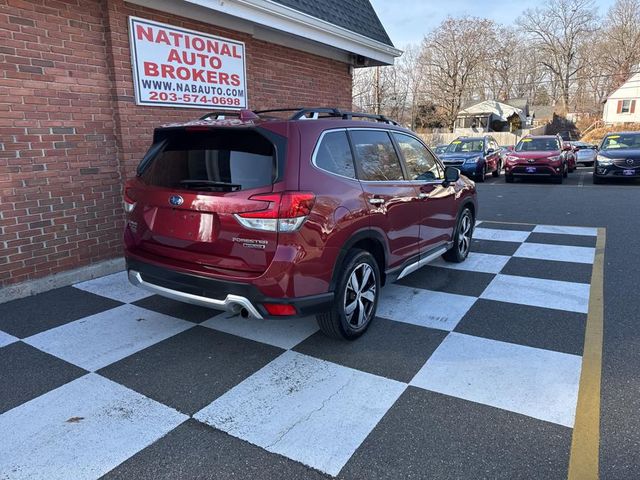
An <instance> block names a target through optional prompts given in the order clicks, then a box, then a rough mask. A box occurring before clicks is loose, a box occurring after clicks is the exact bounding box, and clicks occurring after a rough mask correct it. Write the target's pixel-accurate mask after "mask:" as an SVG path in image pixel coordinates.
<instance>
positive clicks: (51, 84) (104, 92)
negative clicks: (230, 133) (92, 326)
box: [0, 0, 400, 301]
mask: <svg viewBox="0 0 640 480" xmlns="http://www.w3.org/2000/svg"><path fill="white" fill-rule="evenodd" d="M132 19H139V20H140V21H150V22H159V24H161V25H165V26H167V28H168V27H175V28H176V29H178V30H175V31H174V32H178V31H179V32H190V31H194V35H197V34H202V35H206V36H213V37H211V38H213V40H212V41H215V42H217V40H215V37H222V40H221V41H223V42H224V41H226V40H228V41H230V42H242V43H237V45H240V46H239V47H238V48H239V49H240V50H239V51H241V52H242V55H240V54H237V55H235V56H236V57H237V58H239V59H240V58H241V57H242V58H241V60H239V61H241V62H242V63H243V66H244V70H245V72H244V73H243V72H241V70H239V74H238V75H239V76H240V77H242V78H241V81H242V82H243V85H242V86H243V89H242V90H239V91H241V93H243V94H244V98H243V99H242V100H243V101H245V100H246V99H248V104H247V106H248V107H249V108H252V109H262V108H273V107H279V106H280V107H281V106H301V105H305V106H310V105H311V106H338V107H343V108H350V107H351V83H352V72H353V68H354V67H360V66H365V65H386V64H390V63H392V62H393V58H394V57H397V56H398V55H399V54H400V52H399V51H398V50H396V49H395V48H394V47H393V45H392V43H391V41H390V40H389V37H388V36H387V34H386V33H385V31H384V28H383V27H382V25H381V23H380V21H379V19H378V17H377V16H376V14H375V11H374V10H373V8H372V7H371V5H370V4H369V1H368V0H342V1H341V0H327V1H323V2H308V1H304V0H225V1H224V2H218V1H208V0H155V1H152V0H133V1H131V2H124V1H123V0H0V250H1V254H0V287H2V288H1V289H0V290H3V291H4V293H0V301H2V300H3V299H4V300H6V299H7V298H12V297H17V296H22V295H26V294H29V293H33V292H36V291H41V290H45V289H47V288H50V287H53V286H57V285H61V284H64V283H71V282H72V281H78V280H81V279H84V278H87V277H89V276H92V275H96V274H99V273H106V272H108V271H113V270H115V269H118V268H119V265H121V263H120V262H119V260H118V259H119V257H120V255H121V230H122V225H123V211H122V206H121V205H122V200H121V198H122V191H121V190H122V184H123V181H124V179H125V178H127V177H129V176H131V175H132V172H133V171H134V169H135V166H136V164H137V162H138V161H139V159H140V158H141V156H142V155H143V153H144V151H145V150H146V149H147V148H148V146H149V143H150V141H151V133H152V131H153V128H154V127H155V126H157V125H160V124H163V123H168V122H173V121H182V120H186V119H190V118H196V117H198V116H200V115H202V114H203V113H204V112H206V111H211V110H212V109H216V110H217V109H219V108H220V107H219V106H215V107H214V106H213V105H212V106H210V107H207V106H206V105H201V107H202V109H201V110H200V109H197V108H184V107H182V108H181V107H180V106H175V105H174V106H160V105H154V106H145V105H141V104H140V103H144V102H142V101H141V95H142V93H141V90H140V89H141V88H142V87H140V84H139V83H138V82H136V81H135V80H136V79H135V78H134V74H133V71H134V67H135V65H133V63H134V62H133V61H132V49H131V47H132V45H131V43H132V41H131V38H132V37H131V36H130V31H129V30H130V25H131V23H130V22H131V21H132ZM152 25H158V24H157V23H152ZM158 28H164V27H158ZM171 31H173V30H171ZM145 32H146V31H142V32H141V33H140V35H138V36H139V37H140V38H139V41H137V42H135V43H140V44H141V45H142V43H141V42H142V41H147V40H149V39H151V34H149V35H148V37H149V38H144V37H145V35H144V34H145ZM177 35H178V34H174V37H173V38H178V37H177ZM165 37H166V36H165ZM193 38H195V37H193ZM207 38H209V37H207ZM161 40H162V39H161ZM216 45H217V43H216ZM234 45H236V44H234ZM182 46H183V47H184V45H182ZM196 46H197V45H196ZM140 48H142V47H140ZM216 48H217V47H216ZM145 49H146V46H145ZM184 50H188V49H183V51H184ZM145 52H146V50H145ZM137 53H140V52H137ZM147 53H149V52H147ZM234 53H235V50H234ZM150 54H151V53H149V55H150ZM136 58H138V56H137V57H136ZM149 70H150V71H151V73H153V71H152V70H153V69H151V68H150V69H149ZM145 72H146V70H145ZM184 72H187V70H184ZM147 73H148V72H147ZM170 73H171V72H170ZM177 73H179V72H177ZM223 75H225V77H222V76H221V78H222V80H224V79H226V78H228V76H226V74H223ZM240 77H237V78H236V77H233V78H234V80H235V81H236V83H238V82H239V81H240V80H238V78H240ZM215 78H218V77H215ZM200 79H201V78H200ZM134 84H135V86H134ZM227 85H229V83H228V82H227ZM136 88H137V90H136ZM194 88H195V87H194ZM156 96H157V94H156ZM185 98H186V97H185ZM222 101H224V100H222ZM229 101H231V100H229ZM234 101H235V102H239V100H234ZM191 106H192V107H193V105H191ZM80 267H84V268H80ZM62 272H64V273H62Z"/></svg>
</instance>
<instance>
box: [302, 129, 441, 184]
mask: <svg viewBox="0 0 640 480" xmlns="http://www.w3.org/2000/svg"><path fill="white" fill-rule="evenodd" d="M360 130H365V131H374V132H380V131H383V132H387V133H388V134H389V135H393V134H394V133H397V134H400V135H406V136H408V137H411V138H413V139H415V140H417V141H418V142H419V143H420V144H421V145H422V146H423V147H425V148H426V149H427V150H428V151H429V153H430V154H431V155H433V158H434V160H435V161H436V163H437V164H438V166H439V167H440V168H441V170H442V173H443V175H444V169H445V168H446V166H445V165H444V164H443V163H442V161H441V160H440V159H439V158H438V156H437V155H436V154H435V153H433V151H432V150H431V149H430V148H429V147H428V146H427V145H426V144H425V143H424V142H423V141H422V139H420V137H418V136H416V135H415V134H413V133H411V132H405V131H403V130H395V129H388V128H371V127H344V128H330V129H328V130H324V131H323V132H322V133H321V134H320V136H319V137H318V141H317V142H316V145H315V147H314V148H313V154H312V155H311V165H312V166H313V167H314V168H315V169H316V170H319V171H321V172H323V173H327V174H329V175H333V176H335V177H340V178H344V179H345V180H352V181H356V182H360V183H366V184H376V185H381V184H383V185H384V184H386V185H389V184H398V183H407V184H412V185H415V184H419V185H442V182H444V178H442V179H439V180H406V179H403V180H362V179H359V178H357V169H356V168H355V167H356V165H355V162H356V159H355V158H353V162H354V164H353V166H354V169H355V171H356V177H355V178H354V177H346V176H344V175H340V174H339V173H335V172H331V171H329V170H325V169H324V168H322V167H320V166H318V164H317V162H316V158H317V155H318V150H319V148H320V145H321V143H322V140H323V139H324V137H325V135H326V134H327V133H332V132H345V134H346V133H347V132H353V131H360ZM394 148H395V147H394ZM398 159H399V160H400V161H401V162H402V161H404V159H403V158H400V157H398Z"/></svg>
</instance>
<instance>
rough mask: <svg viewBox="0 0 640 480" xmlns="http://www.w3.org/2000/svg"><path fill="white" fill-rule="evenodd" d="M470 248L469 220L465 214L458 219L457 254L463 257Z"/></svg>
mask: <svg viewBox="0 0 640 480" xmlns="http://www.w3.org/2000/svg"><path fill="white" fill-rule="evenodd" d="M470 246H471V218H470V217H469V214H468V213H465V214H464V215H463V216H462V218H461V219H460V228H459V234H458V252H460V255H462V256H463V257H465V256H466V255H467V253H468V252H469V247H470Z"/></svg>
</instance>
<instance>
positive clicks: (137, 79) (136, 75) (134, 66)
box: [128, 15, 249, 111]
mask: <svg viewBox="0 0 640 480" xmlns="http://www.w3.org/2000/svg"><path fill="white" fill-rule="evenodd" d="M137 23H138V24H140V23H142V24H147V25H151V26H153V27H160V28H164V29H167V30H173V31H176V32H179V33H183V34H187V35H191V36H197V37H204V38H207V39H211V40H214V41H220V42H225V43H229V44H233V45H239V46H240V47H241V48H242V75H243V77H242V84H241V85H242V87H240V88H243V90H244V96H243V97H242V98H243V100H241V104H240V105H237V106H236V105H223V104H220V103H207V104H203V103H193V102H191V103H188V102H184V101H147V100H142V95H141V91H140V88H141V82H142V80H143V78H142V77H141V76H140V72H139V70H138V69H139V64H138V59H139V56H138V45H137V39H136V38H135V25H136V24H137ZM128 24H129V51H130V54H131V73H132V80H133V90H134V97H135V103H136V105H140V106H145V107H172V108H196V109H200V110H212V109H214V110H230V111H238V110H242V109H247V108H249V107H248V105H249V95H248V91H247V90H248V89H247V61H246V44H245V42H242V41H240V40H233V39H230V38H225V37H219V36H216V35H211V34H209V33H205V32H199V31H196V30H191V29H188V28H182V27H176V26H174V25H169V24H166V23H162V22H156V21H155V20H149V19H146V18H141V17H135V16H132V15H130V16H129V22H128ZM181 81H182V80H181ZM213 86H215V85H212V87H213ZM223 88H226V87H223Z"/></svg>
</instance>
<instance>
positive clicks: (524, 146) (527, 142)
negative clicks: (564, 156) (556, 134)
mask: <svg viewBox="0 0 640 480" xmlns="http://www.w3.org/2000/svg"><path fill="white" fill-rule="evenodd" d="M557 150H560V143H559V142H558V139H557V138H523V139H522V140H520V143H518V145H516V152H549V151H557Z"/></svg>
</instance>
